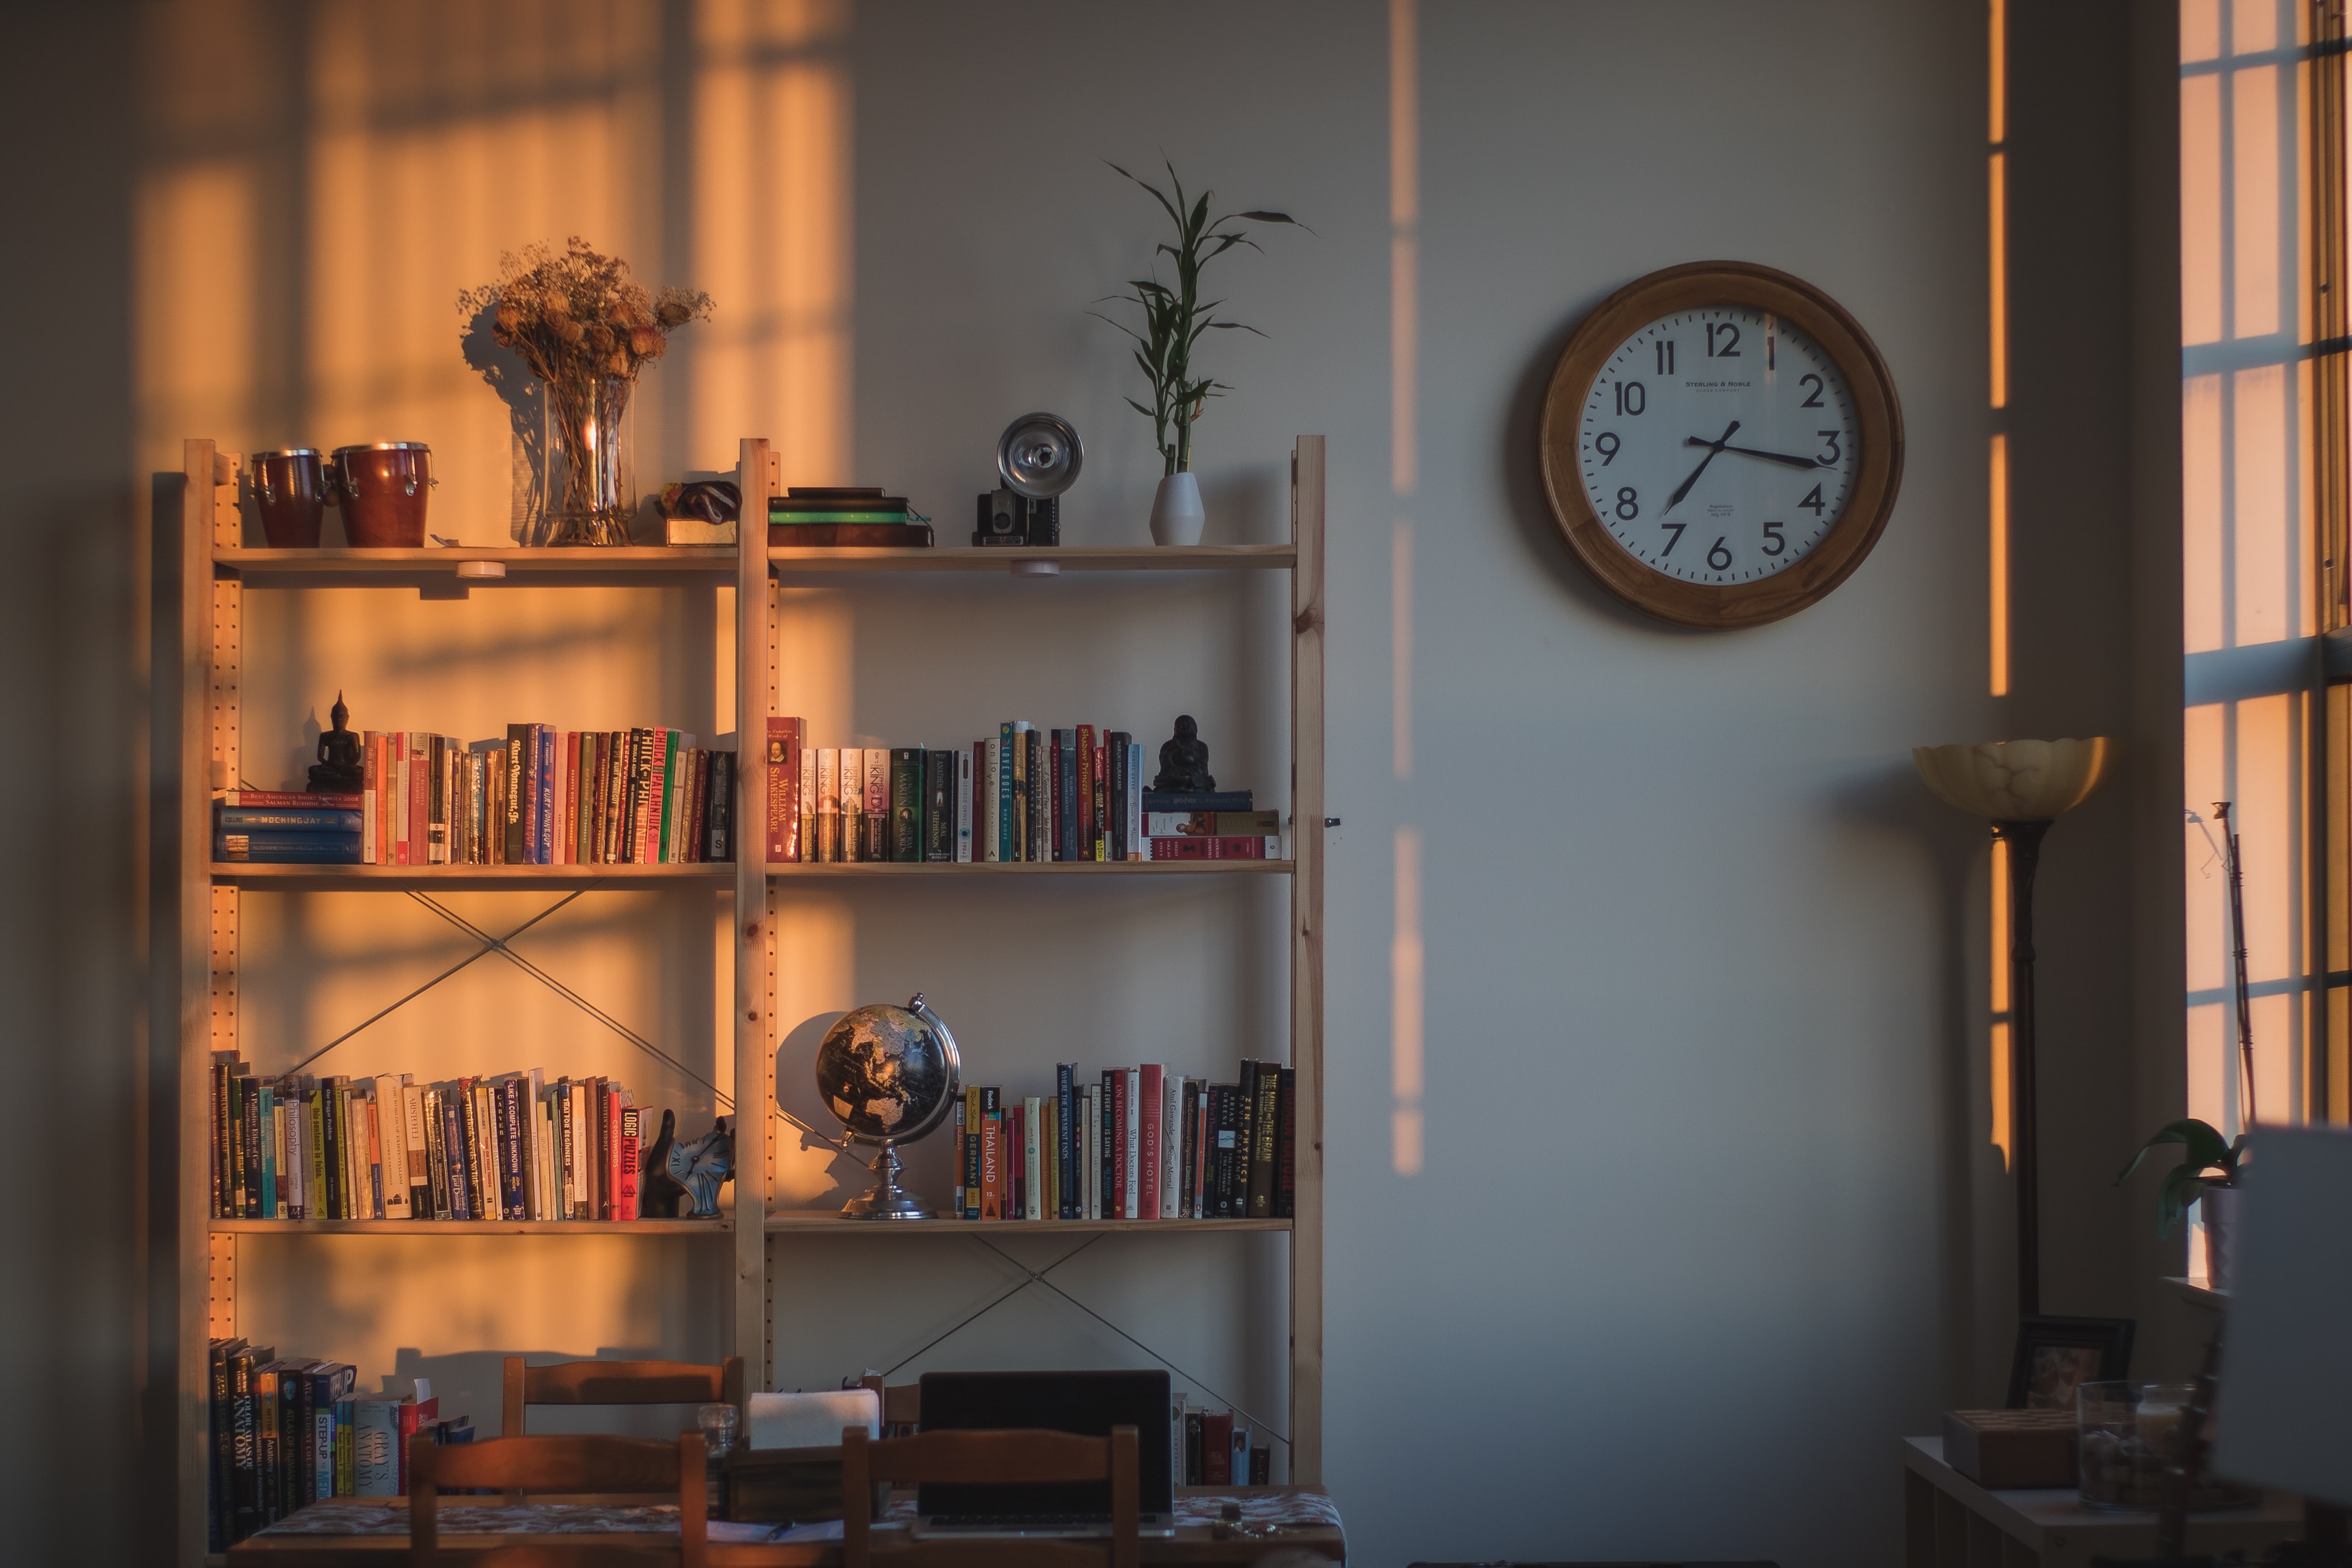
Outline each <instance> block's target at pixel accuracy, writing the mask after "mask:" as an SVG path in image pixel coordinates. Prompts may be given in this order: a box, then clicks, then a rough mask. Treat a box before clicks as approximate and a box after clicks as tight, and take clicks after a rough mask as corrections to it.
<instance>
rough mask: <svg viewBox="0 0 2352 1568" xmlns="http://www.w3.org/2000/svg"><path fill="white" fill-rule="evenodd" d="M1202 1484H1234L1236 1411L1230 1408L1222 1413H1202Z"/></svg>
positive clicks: (1221, 1485)
mask: <svg viewBox="0 0 2352 1568" xmlns="http://www.w3.org/2000/svg"><path fill="white" fill-rule="evenodd" d="M1201 1484H1202V1486H1204V1487H1229V1486H1232V1485H1233V1484H1234V1413H1233V1412H1232V1411H1230V1410H1228V1411H1226V1412H1225V1413H1224V1414H1223V1415H1210V1414H1209V1413H1208V1412H1207V1411H1205V1410H1204V1411H1202V1413H1201Z"/></svg>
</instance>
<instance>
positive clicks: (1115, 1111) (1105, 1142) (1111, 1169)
mask: <svg viewBox="0 0 2352 1568" xmlns="http://www.w3.org/2000/svg"><path fill="white" fill-rule="evenodd" d="M1126 1103H1127V1092H1126V1089H1125V1086H1124V1085H1123V1083H1122V1082H1121V1080H1120V1078H1119V1072H1118V1068H1104V1069H1103V1074H1102V1081H1101V1083H1100V1084H1099V1085H1097V1088H1096V1091H1095V1111H1096V1116H1095V1123H1096V1128H1097V1133H1098V1135H1099V1137H1100V1140H1101V1144H1102V1147H1101V1148H1100V1149H1099V1150H1098V1151H1097V1153H1098V1155H1099V1158H1098V1159H1097V1163H1096V1167H1095V1169H1096V1179H1097V1182H1098V1183H1099V1184H1100V1187H1101V1191H1102V1214H1101V1215H1100V1216H1099V1217H1101V1218H1103V1219H1123V1218H1125V1217H1126V1215H1124V1214H1123V1213H1122V1212H1121V1211H1120V1209H1119V1205H1118V1199H1119V1191H1120V1186H1121V1178H1120V1168H1121V1165H1122V1163H1123V1159H1122V1156H1121V1154H1120V1152H1119V1150H1120V1148H1121V1144H1120V1142H1119V1136H1118V1133H1119V1126H1120V1121H1121V1116H1120V1112H1121V1110H1122V1109H1123V1108H1124V1107H1125V1105H1126Z"/></svg>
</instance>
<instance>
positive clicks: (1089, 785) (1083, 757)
mask: <svg viewBox="0 0 2352 1568" xmlns="http://www.w3.org/2000/svg"><path fill="white" fill-rule="evenodd" d="M1077 746H1078V756H1077V763H1078V798H1077V800H1076V803H1075V804H1076V806H1077V815H1078V858H1079V859H1081V860H1092V859H1094V858H1096V856H1095V827H1096V820H1095V727H1094V726H1093V725H1092V724H1081V725H1079V726H1078V742H1077Z"/></svg>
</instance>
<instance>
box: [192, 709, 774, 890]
mask: <svg viewBox="0 0 2352 1568" xmlns="http://www.w3.org/2000/svg"><path fill="white" fill-rule="evenodd" d="M362 746H363V749H364V756H365V766H366V770H367V772H366V786H365V788H364V790H363V791H362V793H361V794H359V795H293V794H286V793H279V792H275V791H255V790H247V791H241V792H233V793H231V794H229V795H224V796H222V797H221V798H220V801H219V804H218V806H217V807H216V811H217V816H216V817H215V828H214V836H213V858H214V859H215V860H220V861H248V862H252V863H255V864H263V863H277V864H286V863H290V862H300V861H311V862H325V863H330V864H336V865H360V866H450V865H455V866H573V865H580V866H587V865H676V864H685V863H688V862H700V861H715V860H732V859H733V858H735V844H734V826H733V824H734V801H735V753H734V752H729V751H716V750H705V749H704V748H702V747H700V746H698V745H696V744H695V738H694V737H693V736H692V735H691V734H688V732H687V731H683V730H668V729H659V728H654V729H638V730H609V731H607V730H585V731H583V730H557V729H556V728H554V727H553V726H552V725H549V724H509V725H508V726H507V733H506V736H505V738H504V739H502V740H488V741H473V742H467V741H461V740H459V739H457V737H455V736H452V735H433V734H427V733H425V732H423V731H399V730H394V731H380V730H370V731H367V732H366V733H365V735H364V736H363V737H362Z"/></svg>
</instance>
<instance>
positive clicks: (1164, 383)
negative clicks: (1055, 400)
mask: <svg viewBox="0 0 2352 1568" xmlns="http://www.w3.org/2000/svg"><path fill="white" fill-rule="evenodd" d="M1110 166H1111V167H1112V168H1113V169H1115V170H1118V173H1119V174H1122V175H1124V176H1125V177H1126V178H1128V179H1129V180H1133V181H1135V183H1136V184H1139V185H1141V186H1142V187H1143V188H1144V189H1145V190H1147V191H1149V192H1150V193H1151V195H1152V197H1153V199H1155V200H1156V201H1158V202H1159V203H1160V207H1161V209H1162V210H1164V211H1165V212H1166V213H1167V214H1168V216H1169V218H1170V220H1171V222H1173V223H1174V224H1175V226H1176V233H1175V237H1174V239H1173V240H1172V241H1171V240H1161V241H1160V244H1159V245H1158V246H1156V247H1153V251H1152V254H1153V256H1154V257H1155V258H1157V257H1160V256H1165V257H1167V258H1169V261H1170V262H1171V265H1172V266H1173V268H1174V270H1175V274H1176V280H1175V282H1174V283H1173V284H1172V285H1171V284H1167V283H1162V282H1161V281H1160V279H1159V277H1158V264H1157V262H1156V261H1155V262H1154V266H1153V274H1154V275H1153V276H1152V277H1150V278H1139V279H1135V280H1134V281H1132V282H1130V283H1129V284H1128V289H1129V292H1128V293H1126V294H1115V295H1112V296H1110V298H1111V299H1112V300H1118V302H1120V303H1123V304H1131V305H1133V306H1135V307H1136V308H1137V310H1139V311H1140V312H1141V315H1142V329H1141V330H1140V331H1138V330H1137V329H1136V328H1134V327H1131V326H1129V325H1128V324H1127V323H1126V322H1124V321H1115V320H1113V319H1112V318H1111V317H1108V316H1102V319H1103V320H1104V321H1109V322H1110V324H1111V325H1112V326H1115V327H1117V328H1118V330H1119V331H1122V332H1125V333H1126V334H1127V335H1128V336H1129V337H1130V338H1133V339H1134V340H1135V343H1136V349H1135V363H1137V364H1138V365H1139V366H1140V367H1141V369H1142V371H1143V374H1144V378H1145V380H1146V381H1147V382H1148V383H1149V384H1150V387H1151V405H1150V407H1148V408H1147V407H1145V406H1144V405H1142V404H1140V403H1139V402H1137V401H1136V400H1135V399H1134V398H1132V397H1130V398H1129V399H1128V400H1127V405H1128V406H1129V407H1130V408H1132V409H1134V410H1135V411H1136V412H1137V413H1138V414H1140V415H1142V416H1144V417H1145V418H1146V419H1149V420H1150V421H1151V440H1152V445H1153V446H1154V447H1157V448H1159V451H1160V461H1161V462H1162V464H1163V465H1164V468H1163V470H1162V473H1161V477H1160V489H1159V493H1158V494H1157V495H1155V496H1154V497H1153V499H1152V502H1151V539H1152V542H1154V543H1156V544H1198V543H1200V542H1201V524H1202V521H1203V514H1202V510H1201V486H1200V481H1199V480H1198V479H1194V478H1193V475H1192V426H1193V424H1194V422H1195V421H1197V420H1198V419H1199V418H1200V417H1201V415H1202V411H1203V410H1204V409H1206V408H1207V406H1208V402H1209V399H1210V398H1212V397H1214V396H1216V395H1218V394H1220V393H1223V392H1228V391H1231V390H1232V388H1230V387H1229V386H1227V385H1226V384H1224V383H1223V382H1221V381H1213V380H1211V379H1210V378H1209V377H1207V376H1205V375H1202V374H1198V373H1197V372H1196V371H1195V370H1194V369H1193V365H1192V353H1193V350H1194V349H1195V348H1197V347H1198V346H1199V344H1200V342H1201V339H1202V337H1204V336H1206V335H1207V334H1208V333H1209V332H1210V331H1236V330H1238V331H1245V332H1256V331H1257V329H1256V328H1255V327H1250V326H1244V325H1243V324H1242V323H1241V322H1239V321H1219V320H1217V319H1216V316H1215V314H1214V311H1215V310H1216V309H1217V307H1218V306H1220V305H1222V304H1223V303H1224V301H1223V300H1202V298H1201V273H1202V269H1204V268H1206V267H1207V266H1208V264H1209V263H1210V262H1212V261H1213V260H1215V259H1216V258H1218V257H1220V256H1223V254H1224V253H1225V252H1226V251H1228V250H1231V249H1233V248H1234V247H1235V246H1237V245H1246V246H1248V247H1250V248H1251V249H1253V250H1255V249H1257V248H1258V244H1257V242H1256V241H1255V240H1254V239H1252V238H1251V237H1249V235H1248V233H1247V231H1246V230H1244V229H1243V228H1241V227H1239V226H1238V225H1240V224H1241V223H1243V222H1244V221H1247V222H1252V223H1286V224H1293V225H1296V226H1300V227H1304V225H1301V224H1298V221H1297V219H1296V218H1294V217H1292V216H1289V215H1288V214H1287V213H1277V212H1237V213H1227V214H1225V215H1223V216H1219V217H1211V216H1209V203H1210V201H1211V200H1212V198H1213V195H1214V193H1213V192H1210V191H1202V193H1201V194H1200V195H1199V196H1198V197H1188V196H1187V195H1185V192H1184V184H1183V182H1182V181H1181V180H1180V179H1178V178H1177V177H1176V166H1175V165H1174V164H1173V163H1170V164H1168V165H1167V168H1168V186H1169V188H1168V189H1167V190H1165V191H1163V190H1161V189H1160V187H1159V186H1157V185H1155V184H1151V183H1150V181H1148V180H1143V179H1139V178H1138V177H1137V176H1135V175H1134V174H1129V173H1128V172H1127V171H1126V170H1125V169H1121V168H1119V166H1118V164H1117V163H1113V164H1111V165H1110ZM1095 313H1096V314H1097V315H1098V316H1100V315H1101V314H1102V313H1101V312H1100V311H1097V312H1095ZM1258 335H1259V336H1260V337H1264V336H1265V333H1263V332H1259V333H1258Z"/></svg>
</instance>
